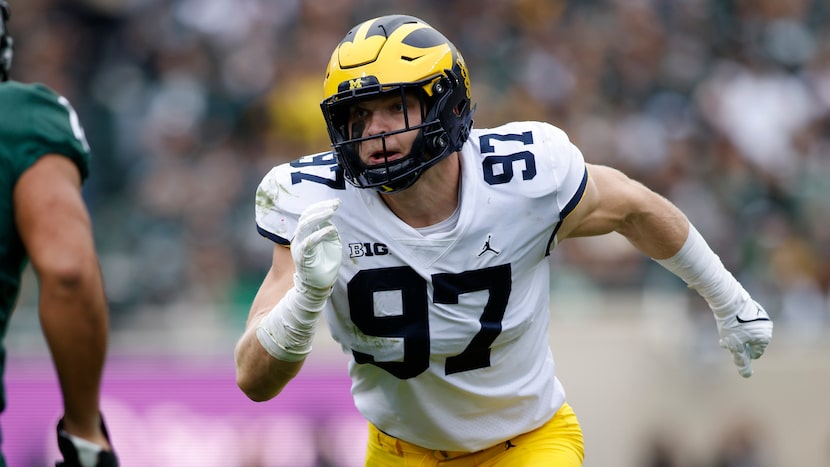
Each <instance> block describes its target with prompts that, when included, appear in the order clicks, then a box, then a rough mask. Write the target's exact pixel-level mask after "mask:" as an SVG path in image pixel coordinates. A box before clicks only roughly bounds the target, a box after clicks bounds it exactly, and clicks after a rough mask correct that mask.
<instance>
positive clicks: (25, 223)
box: [13, 154, 109, 448]
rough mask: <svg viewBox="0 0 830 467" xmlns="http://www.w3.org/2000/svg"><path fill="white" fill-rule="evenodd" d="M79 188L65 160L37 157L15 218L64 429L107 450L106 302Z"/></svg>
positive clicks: (19, 190) (19, 189) (18, 193)
mask: <svg viewBox="0 0 830 467" xmlns="http://www.w3.org/2000/svg"><path fill="white" fill-rule="evenodd" d="M80 187H81V178H80V173H79V171H78V168H77V166H76V165H75V164H74V163H73V162H72V161H71V160H70V159H69V158H67V157H64V156H61V155H56V154H52V155H46V156H43V157H41V158H40V159H39V160H38V161H37V162H35V163H34V164H33V165H32V166H31V167H30V168H29V169H27V170H26V171H25V172H24V173H23V174H22V175H21V177H20V179H19V180H18V182H17V184H16V185H15V188H14V195H13V196H14V210H15V222H16V225H17V228H18V231H19V232H20V236H21V239H22V240H23V243H24V245H25V247H26V251H27V253H28V255H29V258H30V260H31V263H32V267H33V268H34V270H35V273H36V274H37V276H38V280H39V282H40V297H39V312H40V320H41V325H42V328H43V333H44V335H45V337H46V341H47V343H48V345H49V348H50V350H51V353H52V356H53V359H54V362H55V368H56V370H57V372H58V378H59V380H60V385H61V390H62V392H63V397H64V409H65V414H64V428H65V429H66V431H67V432H69V433H71V434H73V435H76V436H80V437H82V438H84V439H87V440H89V441H92V442H94V443H96V444H98V445H100V446H104V447H105V448H109V443H108V442H107V439H106V437H105V436H104V434H103V432H102V431H101V419H100V413H99V407H98V400H99V385H100V381H101V373H102V369H103V365H104V358H105V353H106V346H107V326H108V324H107V315H108V308H107V303H106V298H105V295H104V286H103V280H102V278H101V271H100V267H99V264H98V258H97V254H96V252H95V247H94V240H93V235H92V225H91V221H90V218H89V214H88V212H87V209H86V205H85V204H84V201H83V198H82V197H81V190H80Z"/></svg>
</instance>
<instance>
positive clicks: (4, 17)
mask: <svg viewBox="0 0 830 467" xmlns="http://www.w3.org/2000/svg"><path fill="white" fill-rule="evenodd" d="M9 17H11V10H9V4H8V3H7V2H6V0H0V81H6V80H8V79H9V70H11V67H12V52H13V44H14V41H12V37H11V36H10V35H9V30H8V29H7V28H6V21H8V20H9Z"/></svg>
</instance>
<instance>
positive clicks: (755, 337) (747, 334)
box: [715, 299, 772, 378]
mask: <svg viewBox="0 0 830 467" xmlns="http://www.w3.org/2000/svg"><path fill="white" fill-rule="evenodd" d="M715 319H716V321H717V324H718V334H720V346H721V347H723V348H724V349H727V350H729V351H730V352H732V359H733V361H734V362H735V366H737V367H738V373H740V374H741V376H743V377H744V378H749V377H750V376H752V360H753V359H757V358H760V357H761V355H763V354H764V351H765V350H766V348H767V345H769V343H770V340H771V339H772V320H771V319H770V317H769V315H768V314H767V312H766V310H764V307H762V306H761V305H759V304H758V303H757V302H755V301H754V300H752V299H747V300H746V301H745V302H744V306H743V307H742V309H741V310H740V311H738V312H737V313H734V314H732V315H730V316H727V317H724V318H720V317H718V316H717V315H716V316H715Z"/></svg>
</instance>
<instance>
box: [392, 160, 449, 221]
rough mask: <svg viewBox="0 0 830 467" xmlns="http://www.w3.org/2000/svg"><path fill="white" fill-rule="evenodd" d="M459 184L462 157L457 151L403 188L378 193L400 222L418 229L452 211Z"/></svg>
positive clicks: (447, 215) (446, 215)
mask: <svg viewBox="0 0 830 467" xmlns="http://www.w3.org/2000/svg"><path fill="white" fill-rule="evenodd" d="M460 186H461V158H460V157H459V155H458V153H457V152H456V153H453V154H450V155H449V156H448V157H447V158H446V159H444V160H442V161H441V162H439V163H437V164H435V166H433V167H431V168H429V169H427V170H426V172H424V173H423V174H422V175H421V177H420V178H419V179H418V181H417V182H415V184H414V185H412V186H411V187H409V188H407V189H406V190H403V191H401V192H398V193H392V194H388V195H380V196H381V199H382V200H383V202H384V203H386V206H387V207H389V209H390V210H391V211H392V212H393V213H395V215H396V216H398V217H399V218H400V219H401V220H402V221H404V222H406V223H407V224H409V225H410V226H412V227H415V228H420V227H428V226H430V225H435V224H437V223H439V222H441V221H443V220H444V219H447V218H449V217H450V216H451V215H452V213H453V212H455V210H456V208H457V207H458V190H459V188H460Z"/></svg>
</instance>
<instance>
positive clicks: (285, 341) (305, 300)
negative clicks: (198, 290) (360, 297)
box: [257, 199, 343, 362]
mask: <svg viewBox="0 0 830 467" xmlns="http://www.w3.org/2000/svg"><path fill="white" fill-rule="evenodd" d="M338 206H340V200H339V199H329V200H325V201H320V202H317V203H314V204H312V205H310V206H308V207H307V208H306V209H305V210H304V211H303V212H302V214H301V215H300V219H299V221H298V222H297V230H296V232H295V233H294V238H293V239H292V241H291V257H292V259H293V260H294V287H292V288H291V289H289V290H288V292H286V294H285V296H284V297H283V298H282V300H280V301H279V303H277V305H276V306H275V307H274V308H273V309H272V310H271V311H269V312H268V314H266V315H265V317H263V318H262V320H261V321H260V322H259V324H258V326H257V339H258V340H259V342H260V344H262V347H263V348H264V349H265V350H266V351H267V352H268V353H269V354H270V355H271V356H272V357H274V358H277V359H280V360H283V361H287V362H296V361H299V360H302V359H304V358H305V357H306V355H308V353H309V352H311V341H312V338H313V337H314V328H315V326H316V324H317V321H318V320H319V319H320V311H322V309H323V307H325V305H326V301H327V300H328V297H329V295H330V294H331V288H332V286H333V285H334V282H335V281H336V280H337V274H338V272H339V271H340V263H341V262H342V260H343V250H342V247H341V245H340V234H339V233H338V232H337V227H335V226H334V224H333V223H332V222H331V218H332V216H334V212H335V211H336V210H337V207H338Z"/></svg>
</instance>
